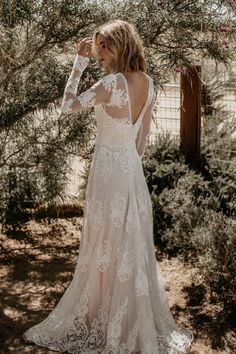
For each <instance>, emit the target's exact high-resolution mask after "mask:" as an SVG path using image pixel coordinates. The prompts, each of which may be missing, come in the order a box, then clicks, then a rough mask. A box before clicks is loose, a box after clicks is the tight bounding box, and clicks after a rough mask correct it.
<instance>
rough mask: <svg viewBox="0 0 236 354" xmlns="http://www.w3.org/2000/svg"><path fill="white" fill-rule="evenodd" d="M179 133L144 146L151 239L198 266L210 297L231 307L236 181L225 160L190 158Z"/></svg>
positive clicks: (235, 268) (235, 246)
mask: <svg viewBox="0 0 236 354" xmlns="http://www.w3.org/2000/svg"><path fill="white" fill-rule="evenodd" d="M185 156H186V155H185V153H184V151H181V149H180V148H179V142H178V140H177V139H172V138H171V137H170V135H168V134H167V135H164V136H163V135H158V136H157V140H156V142H154V143H153V144H151V145H150V146H148V149H147V153H146V155H145V158H144V160H143V162H144V172H145V175H146V180H147V183H148V187H149V190H150V193H151V198H152V203H153V224H154V242H155V244H156V245H157V246H158V247H159V248H160V249H162V250H164V251H165V252H169V253H170V254H181V255H182V256H183V257H184V258H185V260H188V261H189V262H192V261H194V262H195V264H196V265H198V266H199V267H200V269H201V272H202V274H203V276H204V279H205V282H206V284H207V286H209V288H210V290H211V294H212V299H213V298H217V299H221V300H222V301H224V302H225V304H226V305H227V306H228V309H229V311H231V310H232V304H233V292H234V290H235V287H236V284H235V276H234V274H235V270H236V262H235V254H236V238H235V235H236V223H235V215H236V214H235V210H236V197H235V196H236V185H235V182H234V176H232V175H230V174H228V171H227V169H226V170H225V169H224V166H222V165H221V166H220V165H219V166H218V169H217V171H216V170H215V168H214V167H215V166H214V165H213V168H212V167H211V161H210V162H209V161H208V160H207V159H206V157H205V156H204V154H203V155H202V156H201V158H200V161H199V163H198V165H196V164H195V163H194V164H191V163H189V161H188V160H187V158H186V157H185Z"/></svg>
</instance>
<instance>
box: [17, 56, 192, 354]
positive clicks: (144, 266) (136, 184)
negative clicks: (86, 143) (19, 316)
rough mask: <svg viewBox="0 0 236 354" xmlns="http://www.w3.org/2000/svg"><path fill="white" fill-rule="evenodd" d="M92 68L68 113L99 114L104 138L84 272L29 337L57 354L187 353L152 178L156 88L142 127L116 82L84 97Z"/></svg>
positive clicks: (70, 88) (105, 81)
mask: <svg viewBox="0 0 236 354" xmlns="http://www.w3.org/2000/svg"><path fill="white" fill-rule="evenodd" d="M88 62H89V59H88V58H87V57H83V56H80V55H77V56H76V59H75V62H74V65H73V68H72V72H71V75H70V77H69V79H68V82H67V85H66V88H65V92H64V97H63V101H62V107H61V111H62V113H65V114H69V113H73V112H77V111H82V110H85V109H89V108H91V107H94V108H95V117H96V125H97V136H96V141H95V151H94V155H93V159H92V163H91V167H90V172H89V178H88V183H87V188H86V200H85V209H84V219H83V228H82V235H81V243H80V248H79V255H78V260H77V266H76V269H75V272H74V275H73V280H72V282H71V283H70V285H69V287H68V288H67V290H66V291H65V293H64V295H63V296H62V298H61V299H60V301H59V302H58V304H57V305H56V307H55V308H54V309H53V310H52V311H51V313H49V315H48V317H47V318H46V319H44V320H43V321H42V322H40V323H39V324H37V325H35V326H33V327H31V328H30V329H28V330H27V331H26V332H25V333H24V335H23V337H24V339H25V341H26V342H33V343H35V344H37V345H38V346H42V347H46V348H49V349H51V350H55V351H57V352H67V353H76V354H79V353H82V354H98V353H103V354H132V353H136V354H174V353H186V352H187V349H188V348H189V346H190V344H191V341H192V334H191V332H189V331H187V330H184V329H180V328H177V326H176V324H175V321H174V319H173V316H172V314H171V311H170V308H169V304H168V301H167V297H166V294H165V291H164V284H163V282H162V280H161V275H160V270H159V267H158V264H157V262H156V257H155V247H154V242H153V219H152V204H151V198H150V194H149V190H148V187H147V183H146V180H145V177H144V173H143V168H142V155H143V153H144V149H145V142H146V140H147V136H148V134H149V131H150V123H151V117H152V111H153V104H154V89H153V80H152V79H151V77H150V76H148V75H147V74H145V75H146V79H147V80H148V86H149V88H148V94H147V93H144V95H145V97H146V103H145V104H144V106H143V108H142V110H141V112H140V114H139V116H138V117H137V119H136V121H135V122H132V119H131V104H130V93H129V87H128V82H127V80H126V78H125V76H124V75H123V74H122V73H111V74H108V75H106V76H105V77H103V78H102V79H100V80H99V81H98V82H96V83H95V84H94V85H93V86H92V87H91V88H89V89H88V90H87V91H85V92H83V93H81V94H80V95H78V96H77V97H76V94H77V88H78V83H79V81H80V78H81V75H82V73H83V71H84V69H85V68H86V66H87V65H88Z"/></svg>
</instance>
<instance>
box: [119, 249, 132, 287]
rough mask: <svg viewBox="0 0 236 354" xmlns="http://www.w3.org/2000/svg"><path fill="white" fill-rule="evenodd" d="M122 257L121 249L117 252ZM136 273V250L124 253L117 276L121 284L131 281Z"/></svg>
mask: <svg viewBox="0 0 236 354" xmlns="http://www.w3.org/2000/svg"><path fill="white" fill-rule="evenodd" d="M117 253H118V255H120V253H121V250H120V248H119V249H118V251H117ZM133 271H134V250H133V249H132V250H130V251H127V250H126V251H124V252H123V254H122V255H121V259H120V261H119V262H118V263H117V276H118V278H119V280H120V281H121V282H123V281H126V280H128V279H130V278H131V277H132V275H133Z"/></svg>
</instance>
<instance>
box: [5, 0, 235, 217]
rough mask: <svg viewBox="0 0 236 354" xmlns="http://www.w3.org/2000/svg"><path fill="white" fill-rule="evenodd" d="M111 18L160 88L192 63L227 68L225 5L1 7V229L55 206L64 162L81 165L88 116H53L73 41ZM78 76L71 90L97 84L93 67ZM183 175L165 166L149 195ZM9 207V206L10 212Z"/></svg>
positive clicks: (88, 145)
mask: <svg viewBox="0 0 236 354" xmlns="http://www.w3.org/2000/svg"><path fill="white" fill-rule="evenodd" d="M213 3H214V4H213ZM222 13H224V16H222ZM115 18H121V19H124V20H128V21H130V22H132V23H134V24H135V25H136V27H137V29H138V30H139V32H140V34H141V37H142V39H143V43H144V46H145V51H146V54H147V59H148V63H149V74H151V75H152V77H154V80H155V83H156V85H158V86H159V87H160V86H161V85H162V84H163V83H164V82H166V81H168V79H169V75H170V74H175V75H177V73H179V72H180V71H182V70H185V69H186V67H187V66H188V65H189V64H191V63H192V62H193V61H194V60H195V59H196V58H199V57H201V56H204V57H205V56H206V57H210V58H212V59H213V60H215V61H216V62H217V63H218V62H222V63H224V64H227V63H228V62H229V61H230V59H231V57H232V53H233V52H234V49H235V44H234V43H235V42H234V40H235V31H236V28H235V6H234V5H233V3H232V2H230V1H219V0H216V1H214V2H212V1H210V0H209V1H204V2H202V1H191V0H188V1H186V0H185V1H173V0H166V1H154V0H145V1H142V2H141V1H131V0H125V1H117V2H114V1H112V0H110V1H109V0H106V1H102V2H98V1H96V0H89V1H79V2H78V1H76V0H69V1H65V0H60V1H54V0H50V1H38V2H36V1H33V0H30V1H11V2H9V1H7V0H3V1H2V2H1V4H0V23H1V25H0V42H1V43H0V74H1V85H0V169H1V178H0V191H1V196H0V210H1V214H2V220H6V219H9V218H6V214H9V213H8V212H12V211H13V210H18V209H20V207H21V206H22V205H24V203H26V201H27V199H28V201H29V200H30V201H31V202H32V203H33V202H34V201H47V202H49V203H53V202H54V200H55V199H56V198H58V197H60V198H61V199H62V200H63V198H64V197H65V196H64V186H65V185H66V182H67V175H68V171H69V165H68V161H69V160H70V158H71V157H72V156H74V155H75V156H79V157H83V158H86V159H88V161H89V159H90V155H91V151H92V146H93V141H94V128H95V125H94V119H93V115H92V114H91V111H88V112H84V113H81V114H74V115H70V116H69V117H66V118H65V119H64V120H62V119H61V118H60V116H59V112H58V110H57V107H59V105H60V102H59V100H60V98H61V97H62V94H63V90H64V87H65V82H66V79H67V77H68V75H69V72H70V69H71V65H72V60H73V57H74V52H75V49H74V48H75V44H74V42H75V41H76V40H77V38H82V37H84V36H87V35H91V33H92V32H93V30H94V29H95V28H97V26H99V25H100V24H102V23H104V22H106V21H108V20H110V19H115ZM226 41H227V48H226V45H225V42H226ZM72 48H73V49H72ZM86 72H87V73H86V75H84V76H83V78H82V81H81V84H80V87H79V91H82V90H85V89H86V88H87V87H88V86H89V85H90V83H91V82H92V81H93V80H97V79H98V78H99V76H100V73H99V68H98V67H97V66H96V65H90V66H89V68H88V70H87V71H86ZM182 166H183V165H181V161H179V165H178V164H176V165H175V162H173V165H168V166H167V165H166V166H164V167H163V168H164V169H163V170H162V172H159V171H158V173H159V174H160V173H161V174H160V175H159V176H158V173H157V175H156V176H155V179H156V182H157V183H156V186H157V188H163V187H162V182H161V181H164V179H165V178H164V177H165V176H166V177H167V176H168V181H169V182H168V183H169V184H170V185H171V184H172V185H173V186H174V184H175V183H176V181H175V179H173V176H172V175H171V173H170V172H171V170H172V169H175V171H176V174H177V175H178V174H179V175H180V176H181V175H182V174H183V173H184V171H182V170H181V169H182ZM150 168H152V167H151V166H150ZM12 174H15V181H14V183H13V184H12V183H10V177H9V176H12ZM20 176H25V178H21V177H20ZM26 176H27V177H26ZM151 183H152V181H151V180H150V181H149V185H150V184H151ZM163 183H164V182H163ZM163 186H164V185H163ZM154 188H156V187H154ZM26 191H28V192H27V193H26ZM14 198H15V199H14ZM14 203H15V204H14ZM13 204H14V205H17V206H18V207H17V208H12V205H13ZM9 205H11V208H9ZM7 210H8V212H7ZM17 213H18V212H17ZM17 213H13V214H14V215H15V214H16V215H18V214H17ZM4 215H5V216H4Z"/></svg>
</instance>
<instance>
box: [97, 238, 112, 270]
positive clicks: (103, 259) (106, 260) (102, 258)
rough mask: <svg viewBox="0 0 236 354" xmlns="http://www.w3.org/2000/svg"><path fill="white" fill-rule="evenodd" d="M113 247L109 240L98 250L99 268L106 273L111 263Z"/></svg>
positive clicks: (104, 241)
mask: <svg viewBox="0 0 236 354" xmlns="http://www.w3.org/2000/svg"><path fill="white" fill-rule="evenodd" d="M111 252H112V246H111V242H110V241H109V240H103V242H102V244H101V245H100V246H98V249H97V268H98V269H99V270H100V271H101V272H104V271H105V270H107V269H108V267H109V264H110V262H111Z"/></svg>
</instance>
